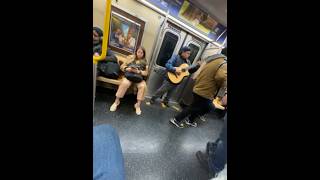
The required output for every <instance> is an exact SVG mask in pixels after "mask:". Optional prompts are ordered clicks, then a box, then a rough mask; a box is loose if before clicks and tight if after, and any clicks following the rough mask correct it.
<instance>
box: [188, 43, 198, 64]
mask: <svg viewBox="0 0 320 180" xmlns="http://www.w3.org/2000/svg"><path fill="white" fill-rule="evenodd" d="M189 48H190V49H191V55H190V57H189V60H190V62H191V64H192V63H193V61H194V58H196V56H197V54H198V52H199V46H196V45H194V44H192V43H190V44H189Z"/></svg>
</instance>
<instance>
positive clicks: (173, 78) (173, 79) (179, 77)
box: [168, 63, 190, 84]
mask: <svg viewBox="0 0 320 180" xmlns="http://www.w3.org/2000/svg"><path fill="white" fill-rule="evenodd" d="M179 67H180V68H183V69H187V68H188V67H189V65H188V64H186V63H184V64H181V65H180V66H179ZM189 75H190V73H189V71H188V70H186V71H185V72H181V73H180V74H179V75H177V74H175V73H172V72H168V78H169V80H170V81H171V82H172V83H173V84H179V83H180V82H181V81H182V80H183V78H184V77H186V76H189Z"/></svg>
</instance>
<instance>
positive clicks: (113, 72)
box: [98, 61, 120, 79]
mask: <svg viewBox="0 0 320 180" xmlns="http://www.w3.org/2000/svg"><path fill="white" fill-rule="evenodd" d="M98 71H99V75H101V76H103V77H106V78H110V79H118V78H119V73H120V66H119V64H118V63H117V62H113V61H102V62H99V64H98Z"/></svg>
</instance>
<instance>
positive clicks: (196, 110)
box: [175, 93, 212, 123]
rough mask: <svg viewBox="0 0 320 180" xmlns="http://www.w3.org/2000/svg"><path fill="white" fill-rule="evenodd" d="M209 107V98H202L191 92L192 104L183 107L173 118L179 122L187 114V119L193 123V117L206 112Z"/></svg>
mask: <svg viewBox="0 0 320 180" xmlns="http://www.w3.org/2000/svg"><path fill="white" fill-rule="evenodd" d="M211 107H212V106H211V100H209V99H206V98H203V97H201V96H199V95H198V94H196V93H193V101H192V104H191V105H190V106H188V107H186V108H185V109H183V110H182V112H180V113H179V114H178V115H176V116H175V119H176V120H177V121H178V122H181V121H182V120H184V119H185V118H186V117H188V116H189V121H190V122H191V123H193V122H194V120H195V118H197V117H198V116H202V115H204V114H206V113H208V112H209V111H210V109H211Z"/></svg>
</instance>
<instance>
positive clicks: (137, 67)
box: [110, 47, 148, 115]
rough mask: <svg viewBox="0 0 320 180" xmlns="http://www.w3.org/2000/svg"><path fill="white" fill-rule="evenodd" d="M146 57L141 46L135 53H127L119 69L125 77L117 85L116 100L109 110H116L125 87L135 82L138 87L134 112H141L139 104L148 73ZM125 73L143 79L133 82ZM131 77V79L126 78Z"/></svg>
mask: <svg viewBox="0 0 320 180" xmlns="http://www.w3.org/2000/svg"><path fill="white" fill-rule="evenodd" d="M145 57H146V51H145V49H144V48H143V47H139V48H138V49H137V50H136V53H135V55H129V56H128V57H127V61H126V62H125V63H123V64H122V65H121V67H120V68H121V70H122V71H123V72H124V73H125V77H123V79H122V81H121V83H120V85H119V87H118V91H117V93H116V100H115V101H114V103H113V104H112V106H111V107H110V111H116V110H117V107H118V105H119V104H120V98H123V96H124V95H125V93H126V91H127V89H128V88H129V87H130V86H131V85H132V84H136V85H137V88H138V94H137V103H136V104H135V105H134V107H135V109H136V114H137V115H140V114H141V109H140V105H141V102H142V101H143V100H144V94H145V91H146V87H147V85H146V81H145V77H146V76H147V75H148V65H147V60H146V59H145ZM127 74H129V75H130V74H131V75H133V76H140V77H142V78H143V79H141V81H140V82H137V81H136V82H133V80H132V79H131V78H129V76H127ZM128 78H129V79H131V80H128Z"/></svg>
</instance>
